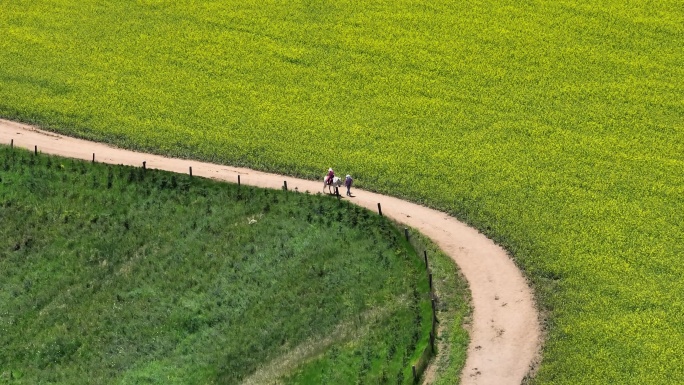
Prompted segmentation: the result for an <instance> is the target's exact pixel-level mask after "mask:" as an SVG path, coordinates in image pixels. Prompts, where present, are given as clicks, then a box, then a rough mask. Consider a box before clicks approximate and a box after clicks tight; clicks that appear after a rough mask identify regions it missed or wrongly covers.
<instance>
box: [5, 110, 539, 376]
mask: <svg viewBox="0 0 684 385" xmlns="http://www.w3.org/2000/svg"><path fill="white" fill-rule="evenodd" d="M0 141H1V142H2V143H5V144H10V142H11V141H13V143H14V145H15V146H20V147H24V148H27V149H30V150H33V149H34V148H35V147H34V146H38V150H39V151H40V152H43V153H49V154H55V155H60V156H65V157H72V158H78V159H84V160H91V159H92V157H93V153H94V154H95V156H96V161H98V162H105V163H112V164H125V165H139V166H142V163H143V161H144V162H146V167H148V168H156V169H163V170H167V171H174V172H179V173H187V172H188V171H189V167H192V173H193V175H197V176H203V177H208V178H214V179H220V180H225V181H230V182H237V178H238V175H240V181H241V183H244V184H247V185H252V186H258V187H267V188H274V189H278V188H281V187H282V186H283V182H284V181H287V186H288V188H289V189H292V190H294V189H295V188H296V189H298V191H300V192H304V191H307V190H308V191H310V192H317V191H321V188H322V187H323V186H322V182H314V181H309V180H303V179H295V178H292V177H286V176H282V175H276V174H268V173H264V172H259V171H254V170H250V169H245V168H236V167H230V166H223V165H218V164H211V163H203V162H196V161H191V160H184V159H173V158H166V157H163V156H159V155H150V154H143V153H138V152H133V151H128V150H123V149H118V148H114V147H111V146H108V145H106V144H102V143H95V142H89V141H85V140H80V139H74V138H70V137H66V136H62V135H57V134H54V133H50V132H46V131H42V130H39V129H37V128H35V127H32V126H28V125H24V124H20V123H15V122H11V121H7V120H2V119H0ZM324 166H326V167H327V165H324ZM321 171H322V174H323V173H324V172H325V170H324V169H322V170H321ZM353 194H354V196H353V197H352V198H345V199H350V200H351V201H352V202H353V203H355V204H357V205H359V206H363V207H366V208H368V209H371V210H377V208H378V203H380V204H381V206H382V213H383V214H384V215H386V216H388V217H390V218H392V219H394V220H396V221H398V222H400V223H404V224H406V225H408V226H411V227H413V228H416V229H418V230H420V231H421V232H422V233H423V234H425V235H426V236H428V237H429V238H431V239H432V240H433V241H434V242H435V243H436V244H437V245H438V246H439V247H440V248H441V249H442V250H443V251H444V252H445V253H446V254H448V255H449V256H450V257H451V258H452V259H453V260H454V261H455V262H456V264H457V265H458V266H459V268H460V270H461V272H462V273H463V275H464V276H465V278H466V280H467V281H468V285H469V287H470V291H471V293H472V305H473V315H472V320H471V325H470V331H469V332H470V345H469V347H468V357H467V359H466V364H465V367H464V369H463V372H462V373H461V383H462V384H478V385H506V384H520V383H521V381H522V380H523V379H524V377H525V376H526V375H527V374H528V373H529V372H530V370H531V369H532V368H533V367H534V366H535V365H536V364H537V362H538V360H539V354H540V353H539V352H540V347H541V328H540V323H539V321H540V320H539V315H538V313H537V310H536V307H535V303H534V297H533V293H532V289H531V288H530V287H529V285H528V282H527V281H526V279H525V278H524V277H523V275H522V273H521V272H520V270H519V269H518V268H517V267H516V265H515V264H514V263H513V261H512V260H511V258H510V256H509V255H508V254H507V253H506V251H505V250H503V249H502V248H501V247H500V246H498V245H496V244H495V243H494V242H493V241H491V240H490V239H488V238H487V237H485V236H484V235H482V234H481V233H479V232H478V231H477V230H475V229H473V228H471V227H468V226H466V225H465V224H463V223H461V222H459V221H458V220H456V219H455V218H453V217H451V216H449V215H447V214H445V213H443V212H440V211H437V210H433V209H429V208H427V207H424V206H420V205H418V204H415V203H410V202H407V201H403V200H400V199H397V198H393V197H389V196H384V195H380V194H375V193H372V192H368V191H363V190H359V189H353Z"/></svg>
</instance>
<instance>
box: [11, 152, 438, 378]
mask: <svg viewBox="0 0 684 385" xmlns="http://www.w3.org/2000/svg"><path fill="white" fill-rule="evenodd" d="M0 208H1V210H0V233H2V234H3V237H2V239H0V272H1V277H2V280H1V281H0V289H1V290H0V309H2V310H0V331H2V333H0V345H1V346H3V349H2V350H0V375H1V376H0V383H9V384H22V383H25V384H29V383H45V382H54V383H64V384H67V383H68V384H75V383H89V384H92V383H100V384H105V383H124V384H126V383H140V382H145V383H160V384H161V383H163V384H173V383H178V384H190V383H211V382H221V383H239V382H240V381H241V380H242V379H244V378H245V377H247V376H248V375H249V374H250V373H253V372H254V371H255V370H257V369H258V368H259V367H260V366H262V365H263V364H264V363H266V362H269V361H270V360H272V359H274V358H276V357H279V356H281V355H284V354H287V352H288V351H290V350H291V349H293V348H294V347H296V346H298V345H299V344H302V343H305V342H306V341H308V340H312V339H313V340H316V339H320V338H323V337H324V336H329V335H331V333H332V335H334V333H333V332H334V331H335V330H336V329H339V328H340V325H346V326H344V327H345V328H346V329H349V330H350V331H348V332H346V335H345V337H344V338H341V337H340V338H339V339H334V340H333V341H330V343H329V344H328V346H325V348H324V349H323V350H322V353H324V354H328V352H329V351H331V352H335V354H340V355H346V356H349V357H356V353H355V352H357V351H362V352H363V354H362V355H361V356H360V358H361V360H360V361H358V362H356V361H354V360H352V361H346V362H341V363H338V365H337V366H336V367H334V368H332V369H331V372H330V373H331V375H334V376H338V378H344V379H345V380H347V381H349V382H348V383H354V382H355V381H357V380H358V381H362V382H369V381H370V382H374V381H376V380H377V379H379V378H382V376H383V375H385V376H389V377H391V378H392V380H393V382H395V383H396V381H397V379H399V378H402V381H401V383H406V384H408V383H410V382H411V378H410V377H409V378H407V377H406V376H405V375H404V374H405V372H406V366H405V364H406V362H410V360H411V357H413V356H414V355H415V353H414V350H417V349H418V348H419V346H420V345H421V344H423V343H424V342H423V341H424V340H425V339H426V338H427V335H426V333H425V327H424V326H423V323H424V322H426V321H425V320H426V318H427V319H428V320H429V317H430V313H429V306H430V305H429V301H428V298H427V285H428V284H427V279H426V278H425V273H424V268H423V270H421V263H420V261H419V260H418V258H417V257H416V256H415V252H414V251H412V250H411V249H410V248H408V247H407V246H408V245H407V243H406V242H405V241H404V240H403V239H402V236H401V235H400V233H399V231H398V230H397V229H396V228H395V227H394V226H393V225H392V224H391V223H390V222H388V221H387V220H386V219H385V218H381V217H378V216H377V215H374V214H373V213H370V212H369V211H368V210H365V209H361V208H358V207H356V206H353V205H350V204H348V202H344V201H343V202H339V201H337V200H335V199H331V198H328V197H324V196H312V195H308V194H300V193H295V192H284V191H272V190H263V189H257V188H250V187H245V186H242V187H241V188H238V187H237V186H236V185H231V184H226V183H218V182H214V181H210V180H206V179H202V178H191V177H189V176H187V175H177V174H172V173H168V172H163V171H158V170H143V169H141V168H133V167H124V166H107V165H102V164H89V163H85V162H81V161H75V160H70V159H64V158H59V157H53V156H43V155H38V156H35V155H33V154H32V153H30V152H27V151H25V150H19V149H14V150H10V149H9V148H8V147H6V146H0ZM426 306H427V312H426ZM367 322H368V323H370V325H371V328H372V332H371V333H369V334H368V335H371V336H372V337H373V338H372V339H370V340H369V339H368V338H367V337H366V334H364V333H357V332H354V330H355V329H359V330H365V329H364V328H366V327H367V325H366V323H367ZM357 334H358V335H357ZM370 342H372V345H371V344H370ZM359 349H360V350H359ZM390 350H392V351H393V354H386V352H387V351H390ZM331 354H332V353H331ZM301 364H302V362H295V363H294V365H293V366H292V368H291V370H294V369H296V367H297V366H298V365H301ZM409 370H410V368H409ZM339 373H344V374H345V375H344V376H341V374H339ZM349 374H353V375H352V376H349ZM340 376H341V377H340ZM340 383H346V382H340Z"/></svg>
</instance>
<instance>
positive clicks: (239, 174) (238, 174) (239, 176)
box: [238, 174, 240, 187]
mask: <svg viewBox="0 0 684 385" xmlns="http://www.w3.org/2000/svg"><path fill="white" fill-rule="evenodd" d="M238 187H240V174H238Z"/></svg>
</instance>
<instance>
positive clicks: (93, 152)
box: [93, 152, 95, 163]
mask: <svg viewBox="0 0 684 385" xmlns="http://www.w3.org/2000/svg"><path fill="white" fill-rule="evenodd" d="M93 163H95V153H94V152H93Z"/></svg>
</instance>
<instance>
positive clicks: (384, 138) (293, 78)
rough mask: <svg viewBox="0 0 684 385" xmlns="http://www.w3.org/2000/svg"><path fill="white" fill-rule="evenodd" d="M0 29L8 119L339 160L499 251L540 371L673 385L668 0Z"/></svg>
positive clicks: (242, 12)
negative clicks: (516, 280)
mask: <svg viewBox="0 0 684 385" xmlns="http://www.w3.org/2000/svg"><path fill="white" fill-rule="evenodd" d="M0 36H2V39H0V115H1V116H4V117H7V118H12V119H18V120H21V121H25V122H30V123H35V124H39V125H41V126H43V127H46V128H50V129H53V130H56V131H59V132H63V133H67V134H71V135H78V136H82V137H86V138H90V139H96V140H102V141H107V142H111V143H115V144H117V145H121V146H125V147H128V148H134V149H143V150H148V151H154V152H158V153H164V154H170V155H177V156H183V157H192V158H199V159H205V160H212V161H216V162H223V163H229V164H235V165H247V166H250V167H254V168H258V169H264V170H272V171H278V172H284V173H287V174H292V175H301V176H305V177H311V178H314V177H316V178H318V177H320V176H321V175H322V174H323V172H324V171H325V170H326V169H327V168H328V167H330V166H333V167H336V169H337V170H340V171H342V172H343V173H347V172H349V173H351V174H352V175H354V176H355V177H356V180H357V181H358V185H359V186H362V187H365V188H369V189H374V190H378V191H383V192H390V193H392V194H395V195H399V196H403V197H408V198H410V199H411V200H413V201H416V202H420V203H425V204H428V205H431V206H434V207H438V208H441V209H444V210H446V211H448V212H450V213H452V214H454V215H456V216H457V217H458V218H460V219H462V220H465V221H466V222H468V223H470V224H472V225H474V226H476V227H478V228H479V229H481V230H482V231H483V232H485V233H486V234H488V235H489V236H491V237H492V238H493V239H495V240H496V241H497V242H499V243H500V244H502V245H503V246H505V247H506V248H507V249H508V250H510V251H511V252H512V254H513V255H514V257H515V260H516V262H517V263H518V264H519V266H520V267H521V268H522V269H523V270H524V271H525V273H526V274H527V276H528V277H530V279H531V280H532V282H533V283H534V285H535V290H536V293H537V295H538V299H539V303H540V305H541V306H542V308H543V310H544V311H545V312H546V313H545V314H547V316H548V317H547V320H546V326H547V327H548V339H547V342H546V344H545V346H544V352H543V354H544V360H543V362H542V365H541V367H540V369H539V371H538V373H537V377H536V378H535V379H534V380H533V381H532V382H533V383H538V384H551V383H553V384H605V383H621V384H628V383H631V384H661V383H667V382H684V369H682V366H681V365H680V364H679V361H680V360H681V356H682V354H684V323H682V322H681V320H682V314H684V301H683V300H682V299H681V293H683V292H684V279H682V276H683V273H684V268H683V267H682V264H681V255H682V254H683V252H684V250H683V248H684V246H683V245H684V231H682V230H683V229H682V221H681V213H680V211H681V210H680V208H681V207H682V206H683V204H684V202H683V198H682V197H683V196H684V194H683V193H684V177H683V176H682V171H681V170H682V166H683V165H684V155H682V154H683V153H684V132H683V131H684V124H683V123H682V122H683V121H684V66H683V65H682V63H684V53H683V50H682V48H681V47H682V46H684V7H682V4H681V2H680V1H669V0H665V1H659V2H642V1H617V0H606V1H603V2H599V3H597V2H588V1H578V0H568V1H555V2H535V1H529V2H519V1H496V2H494V1H486V0H485V1H480V2H475V3H463V2H454V1H445V2H438V3H435V2H428V1H424V0H423V1H412V2H408V1H392V2H390V1H378V2H371V3H364V4H360V3H358V2H349V1H335V2H323V1H319V2H312V1H295V2H290V3H278V2H267V3H264V2H246V1H239V2H238V1H234V2H225V1H222V2H216V1H209V2H203V3H196V2H163V1H121V2H117V3H115V4H110V5H102V4H100V3H95V2H92V1H85V2H84V1H79V2H76V1H68V0H56V1H52V2H44V1H34V2H27V1H13V2H8V1H6V2H4V3H3V4H2V13H0ZM388 180H389V181H392V183H387V181H388Z"/></svg>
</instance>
